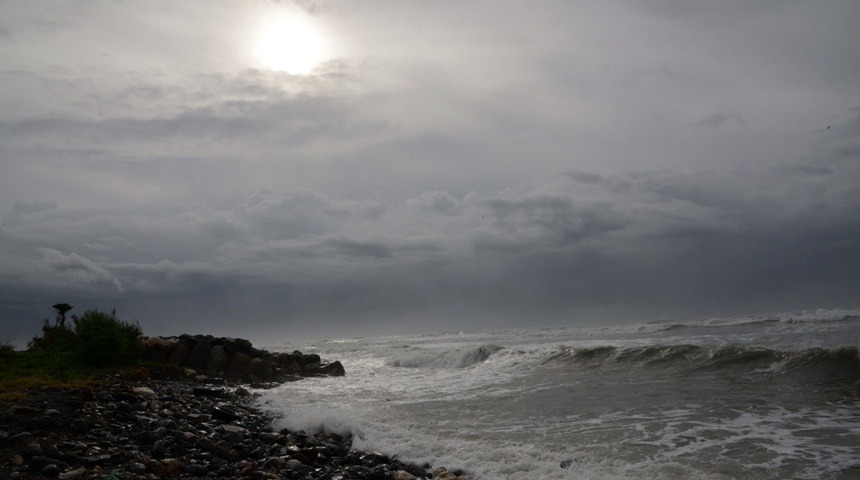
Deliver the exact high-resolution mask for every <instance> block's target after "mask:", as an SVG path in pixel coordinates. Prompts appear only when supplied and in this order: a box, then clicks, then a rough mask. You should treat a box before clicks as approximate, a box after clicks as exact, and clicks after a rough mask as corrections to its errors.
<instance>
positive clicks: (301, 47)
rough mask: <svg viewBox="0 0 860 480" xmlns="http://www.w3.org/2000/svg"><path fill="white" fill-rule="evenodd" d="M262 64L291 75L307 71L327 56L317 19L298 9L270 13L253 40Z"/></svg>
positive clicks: (304, 73)
mask: <svg viewBox="0 0 860 480" xmlns="http://www.w3.org/2000/svg"><path fill="white" fill-rule="evenodd" d="M253 48H254V56H255V57H256V60H257V61H258V62H259V65H260V66H261V67H263V68H266V69H269V70H277V71H283V72H287V73H290V74H292V75H307V74H309V73H311V71H313V69H314V68H315V67H316V66H317V65H319V64H320V63H322V62H323V61H325V60H326V56H327V52H326V39H325V37H324V35H323V32H322V30H321V29H320V27H319V26H318V25H316V24H315V23H314V19H313V18H312V17H311V16H310V15H308V14H306V13H304V12H298V11H295V12H293V11H291V12H282V13H278V14H276V15H271V16H268V17H267V18H266V19H265V20H264V21H263V22H261V25H260V27H259V30H258V31H257V36H256V39H255V43H254V47H253Z"/></svg>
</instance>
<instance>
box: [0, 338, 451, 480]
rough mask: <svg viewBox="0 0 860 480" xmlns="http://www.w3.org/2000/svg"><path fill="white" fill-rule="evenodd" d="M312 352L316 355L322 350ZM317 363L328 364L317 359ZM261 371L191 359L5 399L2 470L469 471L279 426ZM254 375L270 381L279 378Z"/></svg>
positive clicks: (66, 475) (158, 473) (110, 475)
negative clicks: (191, 363)
mask: <svg viewBox="0 0 860 480" xmlns="http://www.w3.org/2000/svg"><path fill="white" fill-rule="evenodd" d="M155 343H159V342H155ZM167 343H170V342H167ZM216 343H217V342H216ZM215 346H217V345H215ZM209 347H210V350H211V347H212V342H211V341H210V342H209ZM173 348H176V347H175V345H174V347H173ZM190 350H193V347H192V348H191V349H190ZM224 350H225V351H226V350H227V349H226V348H225V349H224ZM234 353H235V352H234ZM189 354H190V352H189ZM299 356H300V354H298V352H296V354H293V357H294V358H299ZM251 358H265V359H267V360H271V361H269V362H268V368H273V366H274V365H276V364H277V363H278V360H277V359H275V360H272V355H271V354H267V353H261V354H260V356H258V357H251ZM300 358H304V356H301V357H300ZM305 360H307V363H308V364H309V365H315V364H316V362H315V360H316V358H314V357H310V358H307V359H305ZM183 363H184V362H183ZM257 363H260V362H257ZM300 364H301V362H300ZM319 365H320V366H322V365H324V364H322V363H319ZM335 370H336V371H339V370H338V369H335ZM340 370H342V366H341V367H340ZM225 371H226V364H224V369H222V370H220V372H222V373H223V372H225ZM263 371H269V373H272V371H271V370H266V369H261V370H258V373H259V372H263ZM307 371H308V372H310V373H311V374H313V375H316V374H320V373H319V372H320V370H319V369H318V367H317V366H311V367H310V369H309V370H307ZM215 372H218V370H217V369H214V370H211V371H210V373H215ZM251 372H252V370H248V372H246V373H244V374H236V375H234V376H233V377H234V378H232V379H225V378H224V377H222V376H217V377H216V376H210V375H207V374H205V373H202V372H200V371H197V370H191V369H188V367H182V368H178V367H177V368H172V367H168V368H164V367H150V368H142V369H140V370H139V371H138V372H136V373H135V374H134V375H128V374H127V375H124V376H122V377H120V376H111V377H107V378H105V379H104V381H102V382H99V383H98V384H97V385H98V386H88V387H76V388H58V387H54V388H35V389H31V390H30V391H28V392H27V393H26V396H25V397H24V398H22V399H20V400H17V401H15V402H13V403H7V404H0V478H4V479H7V478H8V479H31V478H59V479H64V480H88V479H103V480H144V479H160V478H179V479H182V478H217V479H330V480H336V479H343V480H346V479H369V480H377V479H379V480H410V479H416V478H433V479H437V480H453V479H465V478H466V477H465V476H463V474H462V472H456V471H448V470H446V469H444V468H438V469H431V467H430V465H417V464H414V463H407V462H403V461H400V460H398V459H396V458H392V457H389V456H387V455H384V454H380V453H375V452H360V451H356V450H353V449H352V447H351V445H352V438H351V437H349V436H345V437H344V436H340V435H336V434H327V433H317V434H313V435H311V434H307V433H305V432H291V431H288V430H280V431H277V430H275V429H274V428H273V422H274V421H275V420H276V419H275V418H273V417H272V416H271V415H270V414H267V413H266V412H263V411H261V410H259V409H257V408H256V407H255V403H254V402H255V395H254V394H253V393H252V390H253V388H251V387H250V386H249V385H248V384H247V383H242V382H244V381H245V380H248V379H249V377H248V376H247V375H249V374H252V373H251ZM299 372H301V367H299ZM226 373H228V374H229V373H230V372H229V371H226ZM234 373H236V372H234ZM276 373H277V374H278V375H280V374H283V371H279V372H276ZM295 373H296V372H295V371H293V373H292V374H291V375H293V374H295ZM253 375H254V377H253V378H250V380H259V381H260V382H267V381H268V382H271V380H272V378H273V377H271V376H269V377H268V378H263V377H258V376H257V375H256V374H253ZM228 376H229V375H228ZM291 378H292V377H291ZM298 378H300V377H298ZM292 379H295V378H292ZM267 385H271V383H269V384H267ZM258 386H260V385H258ZM264 386H265V385H264ZM458 475H459V476H458Z"/></svg>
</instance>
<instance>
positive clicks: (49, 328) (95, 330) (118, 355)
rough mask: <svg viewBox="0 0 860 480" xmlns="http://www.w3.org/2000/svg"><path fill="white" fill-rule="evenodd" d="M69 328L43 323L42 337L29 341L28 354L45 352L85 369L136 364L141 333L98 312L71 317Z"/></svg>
mask: <svg viewBox="0 0 860 480" xmlns="http://www.w3.org/2000/svg"><path fill="white" fill-rule="evenodd" d="M72 321H73V325H72V326H67V325H65V323H64V322H63V323H61V322H57V323H56V324H55V325H50V323H49V322H48V321H47V320H46V321H45V325H43V326H42V336H41V337H35V338H33V340H31V341H30V344H29V345H30V349H31V350H46V351H50V352H52V353H54V354H56V355H58V356H61V357H65V358H67V359H68V360H70V361H72V362H73V363H75V364H79V365H82V366H86V367H124V366H129V365H133V364H135V363H137V362H139V361H140V355H141V353H142V349H143V345H142V344H141V342H140V337H142V336H143V331H142V330H141V329H140V326H138V325H137V324H132V323H128V322H125V321H122V320H119V319H118V318H116V316H114V315H111V314H107V313H104V312H102V311H100V310H87V311H86V312H84V314H83V315H81V316H80V317H78V316H76V315H73V316H72Z"/></svg>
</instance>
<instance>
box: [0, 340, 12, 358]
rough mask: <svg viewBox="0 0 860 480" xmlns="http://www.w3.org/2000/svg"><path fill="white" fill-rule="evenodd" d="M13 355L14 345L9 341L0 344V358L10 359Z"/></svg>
mask: <svg viewBox="0 0 860 480" xmlns="http://www.w3.org/2000/svg"><path fill="white" fill-rule="evenodd" d="M14 355H15V344H14V343H12V341H11V340H3V341H2V342H0V358H11V357H13V356H14Z"/></svg>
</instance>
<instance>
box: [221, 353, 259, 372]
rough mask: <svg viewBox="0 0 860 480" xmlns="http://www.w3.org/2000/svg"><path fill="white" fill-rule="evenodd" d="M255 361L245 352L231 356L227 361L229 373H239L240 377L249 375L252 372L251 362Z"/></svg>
mask: <svg viewBox="0 0 860 480" xmlns="http://www.w3.org/2000/svg"><path fill="white" fill-rule="evenodd" d="M252 361H253V359H252V358H251V357H250V356H249V355H248V354H247V353H244V352H236V353H234V354H233V355H231V356H230V359H229V360H228V361H227V367H226V368H227V371H228V372H230V373H237V374H239V375H247V374H248V372H250V371H251V362H252Z"/></svg>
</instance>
